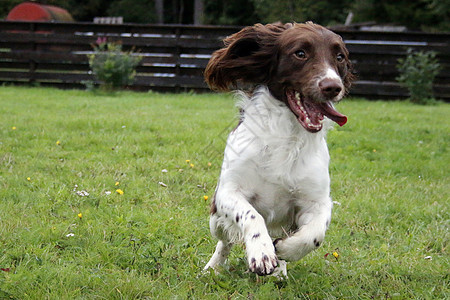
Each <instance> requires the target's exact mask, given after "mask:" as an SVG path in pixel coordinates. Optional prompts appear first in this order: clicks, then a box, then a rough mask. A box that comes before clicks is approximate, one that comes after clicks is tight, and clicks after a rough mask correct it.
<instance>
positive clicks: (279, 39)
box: [205, 22, 353, 132]
mask: <svg viewBox="0 0 450 300" xmlns="http://www.w3.org/2000/svg"><path fill="white" fill-rule="evenodd" d="M224 43H225V47H224V48H222V49H220V50H217V51H216V52H214V54H213V55H212V57H211V59H210V61H209V63H208V65H207V67H206V70H205V80H206V82H207V83H208V85H209V86H210V87H211V88H212V89H215V90H222V91H228V90H230V89H233V88H237V86H238V85H239V84H241V83H246V84H251V85H259V84H264V85H267V86H268V88H269V90H270V92H271V93H272V95H273V96H274V97H275V98H277V99H278V100H280V101H282V102H284V103H286V105H288V107H289V108H290V109H291V111H292V112H293V113H294V114H295V115H296V116H297V119H298V121H299V122H300V124H301V125H302V126H303V127H304V128H305V129H306V130H308V131H310V132H318V131H320V130H321V129H322V122H323V119H324V116H327V117H328V118H330V119H331V120H333V121H335V122H336V123H338V124H339V125H341V126H342V125H344V124H345V123H346V122H347V117H346V116H344V115H342V114H340V113H339V112H337V111H336V110H335V109H334V106H333V103H334V102H337V101H339V100H341V99H342V97H343V96H344V95H345V94H346V92H348V89H349V88H350V85H351V82H352V80H353V75H352V72H351V71H352V65H351V63H350V60H349V58H348V55H349V54H348V51H347V49H346V47H345V44H344V42H343V41H342V38H341V37H340V36H339V35H337V34H335V33H333V32H332V31H330V30H328V29H326V28H325V27H322V26H320V25H317V24H313V23H312V22H307V23H305V24H297V23H287V24H281V23H280V24H268V25H261V24H256V25H254V26H251V27H246V28H244V29H242V30H241V31H239V32H238V33H236V34H233V35H231V36H230V37H228V38H226V39H225V40H224Z"/></svg>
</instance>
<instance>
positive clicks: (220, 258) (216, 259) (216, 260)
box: [203, 241, 233, 271]
mask: <svg viewBox="0 0 450 300" xmlns="http://www.w3.org/2000/svg"><path fill="white" fill-rule="evenodd" d="M232 246H233V244H232V243H229V242H227V241H219V242H218V243H217V246H216V251H215V252H214V254H213V256H212V257H211V259H210V260H209V262H208V263H207V264H206V266H205V268H204V269H203V270H204V271H206V270H207V269H209V268H213V269H214V268H215V267H216V266H217V265H220V264H223V263H224V262H225V260H226V259H227V257H228V254H229V253H230V250H231V247H232Z"/></svg>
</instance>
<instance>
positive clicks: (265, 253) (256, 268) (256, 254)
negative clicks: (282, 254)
mask: <svg viewBox="0 0 450 300" xmlns="http://www.w3.org/2000/svg"><path fill="white" fill-rule="evenodd" d="M252 248H253V249H247V259H248V266H249V269H250V271H251V272H253V273H256V274H258V275H270V274H272V273H273V271H275V268H276V267H277V265H278V259H277V256H276V254H275V248H274V247H273V245H272V244H268V245H267V244H265V245H259V246H257V245H254V246H253V247H252Z"/></svg>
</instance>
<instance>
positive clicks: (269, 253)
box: [205, 73, 332, 275]
mask: <svg viewBox="0 0 450 300" xmlns="http://www.w3.org/2000/svg"><path fill="white" fill-rule="evenodd" d="M327 74H328V73H327ZM238 97H239V98H240V101H239V107H240V108H241V109H242V110H243V115H242V123H241V124H240V125H239V126H238V127H237V128H236V129H235V130H234V131H233V132H231V133H230V135H229V137H228V140H227V145H226V149H225V154H224V161H223V165H222V170H221V175H220V180H219V183H218V186H217V189H216V195H215V199H214V203H215V207H216V208H217V211H216V212H215V213H214V214H212V215H211V219H210V228H211V233H212V234H213V235H214V236H215V237H217V238H218V239H219V243H218V244H217V247H216V252H215V253H214V255H213V256H212V258H211V260H210V261H209V262H208V264H207V265H206V267H205V269H207V268H210V267H212V268H214V267H215V266H216V265H217V264H220V263H223V262H224V261H225V260H226V257H227V255H228V253H229V251H230V249H231V246H232V244H233V243H235V242H238V241H243V242H244V243H245V245H246V251H247V260H248V263H249V267H250V270H251V271H252V272H255V273H258V274H260V275H266V274H271V273H272V272H274V271H275V273H279V272H280V270H275V267H276V266H277V264H278V259H284V260H298V259H300V258H302V257H303V256H304V255H306V254H307V253H309V252H310V251H312V250H313V249H315V248H316V247H317V246H318V245H319V244H320V243H321V242H322V241H323V239H324V237H325V232H326V230H327V227H328V224H329V222H330V219H331V209H332V201H331V199H330V196H329V194H330V188H329V186H330V177H329V174H328V163H329V154H328V148H327V145H326V141H325V135H326V131H327V130H328V129H329V128H330V127H331V121H330V120H328V119H327V118H325V123H324V127H323V129H322V130H321V131H320V132H317V133H310V132H308V131H306V130H305V129H304V128H303V127H302V126H301V125H300V123H299V122H298V121H297V119H296V116H295V115H294V114H293V113H292V111H291V110H290V109H289V108H288V107H287V106H286V105H285V104H284V103H282V102H281V101H279V100H277V99H275V98H274V97H273V96H272V95H271V94H270V92H269V91H268V89H267V87H265V86H261V87H259V88H258V89H257V90H256V91H255V93H254V94H253V96H252V97H251V98H249V97H247V96H246V95H245V94H244V93H240V94H238ZM275 237H279V238H283V239H282V240H279V241H278V242H277V243H276V245H275V246H274V245H273V242H272V238H275ZM280 265H284V266H285V264H284V263H280ZM281 273H283V274H284V273H285V270H281Z"/></svg>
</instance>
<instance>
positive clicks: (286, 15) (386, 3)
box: [0, 0, 450, 31]
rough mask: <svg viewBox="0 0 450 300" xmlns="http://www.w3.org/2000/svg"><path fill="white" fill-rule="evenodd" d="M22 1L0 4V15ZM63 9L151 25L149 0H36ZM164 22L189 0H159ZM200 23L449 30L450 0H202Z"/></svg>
mask: <svg viewBox="0 0 450 300" xmlns="http://www.w3.org/2000/svg"><path fill="white" fill-rule="evenodd" d="M21 2H23V0H2V1H0V17H6V15H7V14H8V12H9V10H10V9H11V8H12V7H14V6H15V5H17V4H18V3H21ZM39 2H41V3H47V4H51V5H58V6H61V7H64V8H66V9H67V10H68V11H69V12H70V13H71V14H72V15H73V17H74V18H75V19H76V20H77V21H92V19H93V18H94V17H97V16H99V17H101V16H123V17H124V20H125V22H136V23H153V22H155V20H156V19H157V17H156V12H155V0H40V1H39ZM163 2H164V12H163V14H164V16H163V17H164V22H165V23H185V24H191V23H192V22H193V7H194V0H164V1H163ZM203 5H204V23H205V24H219V25H250V24H254V23H255V22H262V23H268V22H274V21H283V22H286V21H293V20H295V21H297V22H304V21H308V20H312V21H314V22H317V23H320V24H323V25H333V24H342V23H343V22H344V21H345V18H346V16H347V14H348V13H349V12H350V11H352V12H353V13H354V22H366V21H375V22H378V23H383V24H386V23H392V24H396V25H404V26H407V27H408V28H410V29H416V30H417V29H423V30H428V31H448V30H450V0H412V1H409V0H399V1H391V0H356V1H351V0H342V1H333V0H317V1H315V0H285V1H272V0H229V1H219V0H203Z"/></svg>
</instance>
